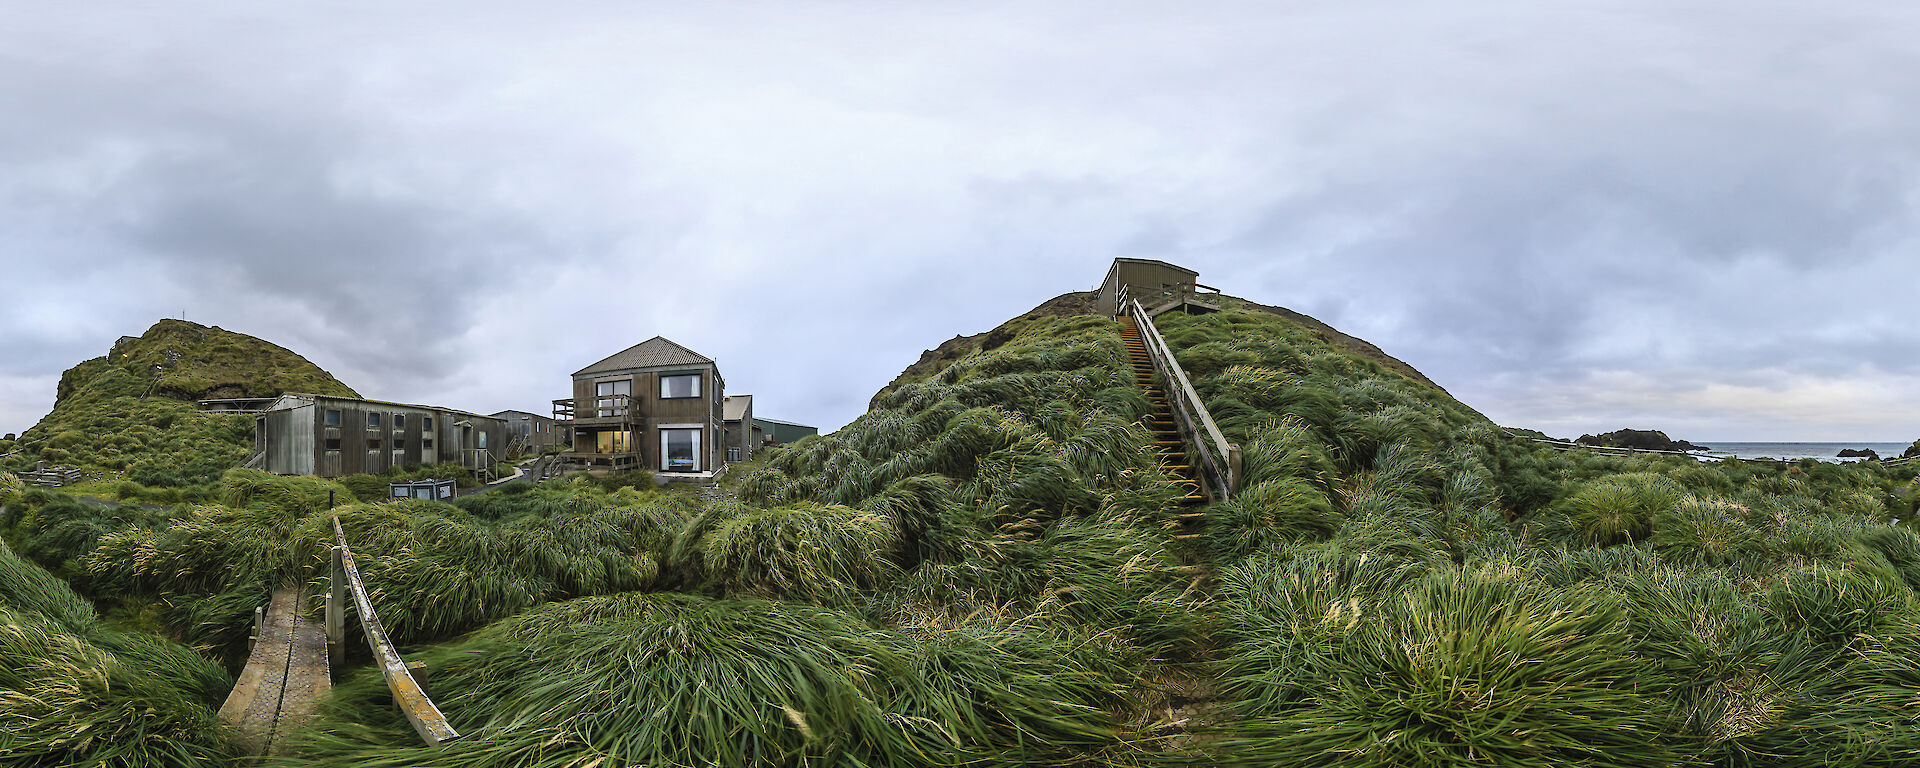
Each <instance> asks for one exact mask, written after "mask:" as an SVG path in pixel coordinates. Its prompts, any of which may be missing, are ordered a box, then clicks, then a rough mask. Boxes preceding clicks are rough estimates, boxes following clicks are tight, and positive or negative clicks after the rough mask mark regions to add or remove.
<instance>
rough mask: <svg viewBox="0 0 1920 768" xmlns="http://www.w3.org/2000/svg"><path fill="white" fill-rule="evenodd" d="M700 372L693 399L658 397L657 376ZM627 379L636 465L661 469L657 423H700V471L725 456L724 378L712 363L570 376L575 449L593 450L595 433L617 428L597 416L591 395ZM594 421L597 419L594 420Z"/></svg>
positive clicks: (719, 461)
mask: <svg viewBox="0 0 1920 768" xmlns="http://www.w3.org/2000/svg"><path fill="white" fill-rule="evenodd" d="M687 373H699V374H700V395H699V396H698V397H684V398H664V399H663V398H661V397H660V377H661V376H663V375H664V376H671V375H675V374H687ZM623 379H624V380H627V381H631V382H632V388H633V400H634V410H635V411H636V413H634V414H633V422H634V435H633V446H634V447H635V448H638V449H639V450H638V451H637V453H638V454H639V458H640V466H641V467H642V468H645V469H647V470H648V471H651V472H658V471H660V425H662V424H701V425H703V428H702V429H701V434H700V447H701V454H702V465H701V467H700V471H702V472H711V471H714V470H716V469H718V468H719V467H720V465H721V463H722V461H723V460H724V459H725V457H726V453H725V446H724V445H723V444H722V443H723V438H722V435H721V429H720V425H721V419H722V418H723V414H724V412H723V411H722V408H721V403H722V401H723V400H724V399H725V395H726V393H725V387H726V384H725V381H724V380H722V379H721V378H720V373H719V371H718V370H716V369H715V368H714V366H712V365H706V364H702V365H689V366H673V367H665V368H659V369H648V370H642V371H621V372H612V373H600V374H587V375H584V376H581V377H579V378H576V379H574V380H573V402H574V413H575V417H574V422H573V425H574V426H573V450H574V451H575V452H576V453H594V452H596V451H597V450H598V449H597V443H598V440H599V434H600V433H601V432H605V431H608V430H614V429H619V428H620V427H619V426H617V425H615V424H613V423H610V422H609V421H605V420H598V419H597V411H596V410H595V409H594V407H593V406H594V399H595V398H596V397H598V386H599V384H600V383H601V382H608V381H619V380H623ZM596 421H598V422H599V423H596Z"/></svg>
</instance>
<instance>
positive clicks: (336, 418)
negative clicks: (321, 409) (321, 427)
mask: <svg viewBox="0 0 1920 768" xmlns="http://www.w3.org/2000/svg"><path fill="white" fill-rule="evenodd" d="M327 426H329V427H337V426H340V409H338V408H328V409H327Z"/></svg>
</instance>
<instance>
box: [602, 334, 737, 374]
mask: <svg viewBox="0 0 1920 768" xmlns="http://www.w3.org/2000/svg"><path fill="white" fill-rule="evenodd" d="M700 364H705V365H713V359H712V358H709V357H707V356H706V355H702V354H700V353H698V352H695V351H693V350H691V349H687V348H686V347H683V346H680V345H678V344H675V343H673V342H671V341H668V340H667V338H666V337H665V336H655V337H653V338H651V339H647V340H646V341H643V342H640V343H638V344H635V345H633V346H631V347H627V348H626V349H623V350H620V351H619V352H615V353H613V355H612V356H611V357H608V358H607V359H605V360H601V361H600V362H597V363H594V364H593V365H589V366H587V367H585V368H582V369H580V370H577V371H574V372H573V375H575V376H585V375H587V374H591V373H611V372H613V371H625V370H630V369H634V368H661V367H666V366H674V365H700Z"/></svg>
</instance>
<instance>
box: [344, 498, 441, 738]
mask: <svg viewBox="0 0 1920 768" xmlns="http://www.w3.org/2000/svg"><path fill="white" fill-rule="evenodd" d="M333 540H334V542H335V543H334V546H333V579H334V580H333V584H332V589H330V590H328V594H327V615H326V622H327V640H328V642H329V644H332V645H333V646H334V647H335V648H340V647H341V646H343V645H345V643H346V619H345V606H344V605H343V604H342V603H343V602H344V600H343V598H344V597H345V596H344V595H342V594H341V593H342V592H343V591H344V592H350V593H351V594H352V597H353V605H354V610H355V611H357V612H358V613H359V615H360V633H361V634H362V635H364V636H366V638H367V647H368V649H370V650H372V651H373V658H374V660H375V661H377V662H379V663H380V674H381V676H383V677H385V678H386V680H387V691H388V692H390V693H392V694H393V703H394V704H395V705H397V706H398V707H399V708H400V712H401V714H404V715H406V717H407V722H408V723H409V724H411V725H412V726H413V732H414V733H416V734H419V736H420V740H421V741H425V742H426V743H427V744H428V745H429V746H439V745H441V744H445V743H447V742H449V741H456V740H458V739H459V738H460V732H459V731H456V730H454V729H453V726H452V725H451V724H449V723H448V722H447V716H446V715H445V714H443V713H442V712H441V711H440V708H439V707H437V706H435V705H434V703H433V700H432V699H430V698H427V692H426V689H425V688H423V687H422V686H421V685H420V681H418V680H415V679H414V677H413V673H412V672H411V671H409V670H408V664H407V662H406V660H405V659H402V658H401V657H400V650H399V649H398V648H396V647H394V644H393V639H392V638H390V637H388V636H387V628H386V625H384V624H381V623H380V615H379V614H377V613H374V610H373V600H372V598H369V597H368V596H367V585H366V584H365V583H364V582H362V581H361V580H360V568H359V567H358V566H356V565H355V564H354V562H353V550H351V549H348V548H347V534H346V532H345V531H344V530H341V528H340V518H338V517H336V518H333ZM342 587H345V589H344V590H343V589H342ZM336 653H337V651H336Z"/></svg>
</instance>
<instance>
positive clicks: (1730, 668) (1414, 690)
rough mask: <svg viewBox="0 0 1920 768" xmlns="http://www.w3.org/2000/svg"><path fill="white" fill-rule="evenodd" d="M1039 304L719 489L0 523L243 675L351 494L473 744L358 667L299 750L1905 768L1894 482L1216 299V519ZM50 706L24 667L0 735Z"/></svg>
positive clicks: (265, 490) (1916, 639) (1208, 346)
mask: <svg viewBox="0 0 1920 768" xmlns="http://www.w3.org/2000/svg"><path fill="white" fill-rule="evenodd" d="M1055 309H1056V310H1058V311H1052V312H1041V313H1035V314H1030V315H1028V316H1024V317H1022V318H1020V319H1018V320H1016V321H1014V322H1011V323H1009V324H1007V325H1004V326H1002V327H1001V328H1000V329H996V331H994V332H993V333H991V334H988V335H986V336H983V337H981V338H979V339H978V340H976V341H973V342H969V343H968V344H966V345H955V346H954V347H953V348H951V350H950V351H951V352H952V354H950V355H945V356H942V357H940V358H938V359H936V360H931V361H924V363H925V364H923V365H919V366H917V369H916V370H912V371H910V372H909V374H907V375H903V377H902V379H900V380H898V381H896V382H895V383H894V384H893V385H891V386H889V388H888V389H887V390H886V391H883V392H882V393H880V394H879V395H877V396H876V397H875V398H874V401H873V407H872V408H871V409H870V411H869V412H868V413H866V414H865V415H863V416H861V417H860V418H858V419H856V420H854V421H853V422H852V423H851V424H849V425H847V426H846V427H844V428H842V429H840V430H838V431H836V432H834V433H833V434H830V435H824V436H816V437H810V438H807V439H805V440H802V441H800V442H797V443H795V444H792V445H790V446H784V447H781V448H779V449H776V450H775V451H774V452H773V453H771V454H770V455H768V456H767V458H766V459H765V460H764V462H763V463H762V466H761V468H760V469H758V470H756V471H754V472H753V473H751V474H750V475H748V476H747V477H745V478H742V479H740V480H739V484H738V491H739V498H738V500H726V501H722V500H710V499H707V498H704V497H701V496H698V495H695V494H683V493H674V492H668V491H658V490H652V489H650V488H649V489H645V490H636V489H634V488H620V489H618V490H612V491H609V490H608V489H607V487H606V486H604V485H602V484H598V483H590V482H586V481H584V480H580V479H576V480H570V481H564V482H560V483H549V484H544V485H542V486H540V487H538V488H532V487H527V486H519V487H517V488H514V489H513V490H503V491H496V492H494V493H492V494H488V495H484V496H477V497H470V498H464V499H461V500H459V501H458V502H457V504H454V505H448V504H441V503H437V502H428V501H408V502H402V503H399V504H392V505H372V504H355V505H347V506H342V507H340V508H338V509H336V510H326V509H325V508H324V505H325V501H324V500H325V499H326V498H327V493H326V492H327V490H329V489H330V488H332V485H331V484H329V483H326V482H324V481H317V480H313V479H310V478H306V479H299V478H296V479H288V478H273V477H270V476H266V475H264V474H261V473H257V472H249V471H245V470H234V471H230V472H228V473H227V474H226V476H225V478H224V480H223V481H222V484H221V489H222V495H221V498H220V503H218V504H210V505H204V506H197V507H196V506H186V505H182V506H180V507H176V508H173V509H171V510H154V509H146V508H124V509H120V510H107V509H100V508H93V507H84V506H82V505H78V504H73V503H70V502H66V501H62V500H60V499H58V498H57V497H53V496H48V495H46V494H34V493H30V494H27V502H26V505H25V506H26V509H25V511H24V512H20V513H18V514H15V515H14V516H12V517H11V518H10V519H9V520H8V521H7V522H6V523H5V527H4V531H5V533H6V535H7V538H8V541H9V542H10V543H11V544H12V547H13V549H14V551H15V552H18V553H19V554H20V556H21V558H23V559H22V560H21V562H22V563H25V565H20V566H18V567H17V568H16V570H19V571H21V572H23V573H26V572H29V571H31V569H30V568H28V567H27V566H29V565H30V566H33V567H38V568H43V569H46V570H47V571H49V572H51V573H52V574H54V575H55V576H57V577H58V578H60V579H63V580H64V582H65V583H66V584H69V585H71V586H72V587H73V588H74V589H77V590H78V592H79V594H80V595H81V596H82V597H84V598H89V599H92V600H94V601H100V602H106V603H118V604H146V605H162V606H167V607H168V612H167V615H168V616H169V619H168V620H167V626H166V627H165V630H164V631H166V632H167V633H169V634H170V635H171V636H172V637H174V638H175V639H178V640H183V641H186V642H189V643H191V644H193V646H194V647H195V648H197V649H198V650H199V652H200V653H202V654H207V655H215V656H219V655H222V654H225V655H226V656H227V657H231V656H232V655H233V654H235V653H236V650H235V649H236V648H237V647H238V644H239V642H240V641H241V639H242V638H244V636H245V628H246V626H247V621H248V617H249V612H250V610H251V607H252V606H253V605H254V604H257V603H258V602H259V601H260V599H261V597H262V596H263V595H264V594H265V593H266V591H267V590H268V589H269V588H270V587H271V586H272V585H273V584H274V583H277V582H280V581H284V580H289V579H292V580H303V579H308V578H312V577H313V576H314V575H316V574H317V573H318V572H319V569H320V568H321V567H322V559H321V558H322V555H323V554H324V553H325V551H326V546H327V542H328V536H329V532H330V531H331V527H330V525H329V523H328V517H329V516H330V515H334V514H337V515H339V517H340V519H341V523H342V525H343V527H344V528H345V530H346V532H347V537H348V539H349V541H350V542H352V543H353V546H354V547H355V551H356V556H357V558H358V560H359V562H360V567H361V571H362V574H363V576H364V577H365V578H366V579H367V580H368V582H369V584H370V586H372V587H373V588H374V589H375V590H377V592H378V593H379V594H381V595H383V597H382V598H381V599H382V600H383V601H385V602H384V603H383V604H382V605H381V613H382V616H383V617H385V618H387V619H388V623H389V627H390V628H391V629H392V630H393V631H394V633H395V635H396V637H397V638H399V640H400V641H401V642H404V643H408V644H409V645H410V652H411V653H412V654H413V656H411V657H417V658H421V659H424V660H426V661H427V663H428V665H429V667H430V668H432V669H433V670H434V672H433V681H434V686H435V693H434V696H435V700H436V702H437V703H439V704H440V705H441V707H442V709H443V711H445V712H446V713H447V714H448V716H449V718H450V719H451V721H452V723H453V725H454V726H455V727H456V728H457V729H458V730H460V731H461V732H462V733H465V734H468V735H467V737H466V738H465V739H463V740H462V741H460V742H457V743H454V744H452V745H449V746H447V747H442V748H427V747H423V746H421V745H420V744H419V742H418V739H417V737H415V736H414V735H413V733H412V730H411V728H410V727H409V726H408V725H407V724H406V723H405V721H404V720H402V719H401V718H400V717H399V716H398V715H397V714H396V713H395V712H394V710H393V709H392V707H391V706H390V705H389V704H388V703H387V702H386V700H385V694H384V692H383V686H382V685H381V683H380V680H379V676H378V673H377V670H374V669H372V668H371V667H370V666H367V665H365V664H364V661H356V662H354V663H352V664H350V665H349V667H350V669H349V670H347V671H345V672H344V673H343V676H342V677H340V678H339V679H338V682H337V683H336V687H335V688H334V690H333V693H332V694H331V696H330V698H329V699H328V701H327V702H326V704H325V706H323V707H322V710H321V712H320V714H319V716H318V718H317V720H316V721H315V722H314V727H313V729H312V730H310V731H309V732H308V733H307V735H305V736H304V737H302V738H301V739H300V740H299V742H298V743H297V744H293V745H291V746H292V751H293V754H292V755H291V756H289V758H288V759H287V761H286V764H289V765H316V766H318V765H345V764H378V765H385V766H456V767H457V766H492V765H543V766H561V765H593V764H604V765H616V764H617V765H727V766H747V765H754V766H759V765H777V766H800V765H889V766H892V765H900V766H961V765H990V766H1054V765H1076V766H1152V765H1245V766H1269V765H1309V766H1336V765H1338V766H1348V765H1362V766H1404V765H1428V766H1462V767H1463V768H1464V767H1465V766H1515V767H1516V768H1517V767H1519V766H1537V765H1596V766H1672V765H1682V766H1685V765H1697V766H1705V765H1724V766H1749V765H1752V766H1758V765H1783V766H1796V765H1807V766H1813V765H1848V766H1869V765H1888V766H1894V765H1908V764H1912V763H1913V761H1915V760H1916V759H1920V712H1916V711H1915V708H1914V706H1913V702H1914V701H1915V700H1916V698H1920V593H1916V588H1920V534H1915V533H1914V532H1913V531H1912V530H1911V529H1910V528H1909V527H1908V526H1909V524H1908V523H1905V522H1902V523H1900V524H1897V525H1896V524H1893V523H1894V521H1895V520H1896V519H1898V520H1902V521H1905V520H1910V519H1912V518H1913V516H1914V513H1915V508H1916V495H1915V491H1914V487H1915V485H1916V483H1915V471H1916V470H1915V469H1913V468H1894V469H1889V468H1886V467H1884V466H1880V465H1878V464H1876V463H1872V462H1868V463H1864V464H1855V465H1846V466H1842V465H1832V464H1819V463H1815V462H1811V461H1808V462H1801V463H1795V464H1748V463H1741V462H1735V461H1728V462H1720V463H1699V462H1696V461H1694V460H1692V459H1688V458H1680V457H1665V456H1649V457H1623V456H1609V455H1600V454H1595V453H1587V452H1578V451H1576V452H1565V453H1563V452H1556V451H1553V450H1550V449H1547V448H1543V447H1539V446H1537V445H1536V444H1534V443H1530V442H1525V441H1521V440H1516V439H1514V438H1512V437H1509V436H1508V435H1507V434H1506V433H1505V431H1504V430H1502V429H1500V428H1499V427H1497V426H1495V425H1494V424H1492V423H1491V422H1489V421H1488V420H1487V419H1486V418H1485V417H1484V416H1482V415H1481V414H1479V413H1478V412H1476V411H1474V410H1473V409H1472V408H1470V407H1468V406H1466V405H1464V404H1462V403H1460V402H1458V401H1456V400H1454V399H1453V398H1452V397H1450V396H1448V395H1447V394H1446V393H1445V392H1444V391H1442V390H1441V389H1439V388H1438V387H1436V386H1433V385H1431V384H1430V383H1429V382H1426V381H1425V380H1424V379H1422V378H1420V377H1418V376H1417V375H1415V374H1410V373H1408V372H1406V371H1403V370H1401V369H1400V367H1399V366H1396V365H1394V364H1393V361H1391V360H1390V359H1387V360H1383V359H1381V358H1382V357H1383V355H1373V354H1369V353H1367V352H1366V348H1364V347H1359V346H1356V345H1355V344H1353V343H1349V342H1346V341H1343V340H1341V339H1340V338H1338V337H1334V336H1331V335H1329V334H1328V333H1327V331H1326V330H1325V329H1323V328H1320V327H1317V326H1316V325H1315V324H1313V323H1308V322H1304V321H1301V320H1299V319H1296V318H1293V317H1290V316H1288V315H1287V314H1285V313H1280V312H1274V311H1269V310H1268V309H1265V308H1260V307H1255V306H1246V305H1238V306H1235V307H1234V308H1233V309H1232V310H1231V311H1226V312H1221V313H1217V314H1210V315H1203V316H1193V317H1186V316H1178V315H1174V316H1167V317H1163V318H1162V319H1161V321H1160V322H1161V329H1162V330H1163V332H1164V333H1165V335H1166V337H1167V340H1168V342H1169V344H1170V345H1171V346H1172V347H1173V348H1174V349H1175V351H1176V354H1177V355H1178V356H1179V358H1180V361H1181V363H1182V365H1183V366H1185V367H1186V369H1187V370H1188V372H1189V374H1190V375H1191V376H1192V378H1193V380H1194V384H1195V386H1196V388H1197V389H1198V390H1199V391H1200V393H1201V396H1202V397H1203V399H1205V400H1206V402H1207V403H1208V406H1209V408H1210V409H1211V410H1212V412H1213V414H1214V416H1215V417H1216V419H1217V420H1218V421H1219V423H1220V426H1221V428H1222V430H1223V431H1225V432H1226V433H1227V434H1228V436H1229V438H1230V439H1232V440H1233V441H1235V442H1236V443H1238V444H1239V445H1240V446H1241V447H1242V449H1243V452H1244V460H1245V466H1244V476H1243V484H1244V487H1243V488H1242V489H1241V491H1240V492H1239V493H1238V495H1236V496H1235V497H1234V498H1233V499H1232V500H1230V501H1227V502H1223V503H1219V504H1214V505H1210V506H1204V507H1201V508H1199V510H1198V511H1199V512H1201V513H1202V517H1201V518H1200V519H1199V520H1198V522H1197V523H1196V522H1193V521H1189V520H1187V519H1185V518H1183V517H1182V515H1184V514H1187V513H1189V512H1191V511H1193V510H1192V509H1191V508H1185V507H1180V506H1178V505H1177V502H1176V498H1177V497H1178V496H1179V495H1180V494H1181V490H1180V489H1179V487H1178V486H1176V485H1175V484H1174V483H1173V482H1172V481H1171V479H1170V478H1169V477H1167V475H1166V474H1165V473H1164V472H1163V471H1162V470H1161V469H1160V467H1159V466H1158V464H1157V461H1156V460H1155V459H1154V458H1153V457H1152V456H1151V455H1150V454H1149V452H1148V451H1149V445H1150V441H1151V438H1150V437H1149V436H1148V434H1147V432H1146V431H1145V430H1144V429H1143V428H1142V427H1141V425H1140V419H1141V417H1142V416H1143V415H1144V414H1146V413H1147V410H1148V403H1147V402H1146V401H1145V398H1144V396H1143V395H1142V394H1141V393H1140V392H1139V390H1138V389H1137V388H1136V387H1135V386H1134V384H1133V382H1132V379H1131V373H1130V371H1129V368H1128V361H1127V357H1126V352H1125V349H1124V346H1123V344H1122V341H1121V337H1120V333H1119V325H1118V324H1117V323H1115V322H1114V321H1113V320H1111V319H1109V318H1105V317H1099V316H1093V315H1087V314H1084V313H1080V312H1075V311H1072V308H1071V307H1069V306H1065V305H1062V306H1059V307H1055ZM989 336H990V337H991V338H988V337H989ZM1362 344H1363V342H1362ZM335 490H337V489H335ZM341 497H342V498H344V497H345V495H344V494H341ZM0 565H6V563H5V562H0ZM4 575H5V572H4V570H3V569H0V576H4ZM21 578H27V577H21ZM35 579H38V580H42V581H44V577H42V576H38V575H32V576H31V578H27V580H28V581H32V580H35ZM3 596H4V592H3V591H0V597H3ZM0 609H6V606H5V605H0ZM22 610H25V608H22ZM33 610H38V611H40V612H42V613H48V612H49V611H52V610H53V609H52V608H45V607H42V608H34V609H33ZM62 610H64V609H62ZM83 629H84V627H82V628H80V629H73V630H63V631H69V633H70V634H75V633H78V634H75V636H76V637H78V638H79V639H80V641H85V642H95V643H99V642H103V641H101V640H96V639H93V636H92V635H88V634H85V632H83V631H82V630H83ZM169 647H171V646H169ZM19 653H20V654H24V656H20V658H38V656H36V655H35V654H41V655H45V654H44V653H43V652H41V651H38V650H34V649H32V648H26V649H24V650H22V651H20V652H19ZM126 663H127V664H129V665H132V666H134V667H138V666H140V665H144V664H156V665H157V664H159V663H160V662H159V661H151V662H150V661H146V660H142V659H137V658H136V659H132V660H129V661H127V662H126ZM167 663H171V664H177V661H176V662H167ZM49 668H50V669H53V667H49ZM50 674H51V673H50ZM30 687H31V681H26V682H12V681H9V680H8V679H6V678H4V677H0V723H6V722H10V721H9V720H7V719H6V717H5V715H7V714H9V713H8V712H7V711H5V709H4V708H5V707H6V706H8V702H21V701H26V700H27V697H25V696H8V695H4V694H6V693H9V692H19V691H27V690H30ZM161 693H164V694H165V695H168V696H178V697H180V698H183V699H193V697H194V696H195V695H196V694H194V692H192V691H185V692H171V691H160V692H157V693H156V694H155V695H159V694H161ZM133 694H136V695H137V694H140V692H137V691H136V692H133ZM207 700H209V697H207V696H205V695H203V694H201V695H199V698H198V699H193V701H186V702H184V703H182V704H181V705H180V706H181V711H183V712H185V713H187V714H188V715H192V717H190V718H188V720H189V722H194V720H193V718H197V717H198V716H199V714H198V713H199V712H200V711H201V710H200V709H199V707H204V706H205V703H204V702H205V701H207ZM195 702H199V703H195ZM143 711H144V710H135V709H127V710H125V711H124V712H122V713H121V714H117V715H113V716H112V717H110V718H107V720H108V722H106V723H105V725H111V726H114V728H113V729H108V732H111V733H115V734H125V733H130V732H131V731H130V728H131V727H132V726H131V725H128V724H129V723H137V722H138V717H139V716H141V715H140V713H141V712H143ZM61 718H65V719H61ZM73 720H75V717H74V716H71V715H61V716H60V717H57V718H51V719H49V718H44V717H43V718H42V720H41V721H40V722H44V723H48V725H47V726H46V727H47V728H54V727H60V726H67V725H70V723H71V722H72V721H73ZM4 727H5V726H4V725H0V729H4ZM23 733H25V735H24V736H22V737H21V738H22V741H21V742H20V743H22V744H25V745H31V746H33V747H35V748H36V749H40V750H41V752H44V753H53V754H62V752H61V751H62V749H66V750H67V751H69V752H71V751H72V750H73V749H74V747H73V745H71V744H65V745H64V746H63V744H62V743H60V742H49V740H48V739H50V738H51V737H46V736H37V735H36V734H35V733H28V732H23ZM6 736H7V733H6V732H5V731H4V730H0V738H5V737H6ZM129 738H132V737H131V736H115V737H113V738H112V739H106V740H103V741H100V742H90V746H89V747H88V748H89V749H101V748H105V747H102V746H101V745H102V744H104V745H107V746H113V745H117V744H121V743H123V742H124V741H125V740H126V739H129ZM153 738H155V739H165V740H171V741H168V742H167V743H176V742H177V744H178V749H179V750H182V751H196V750H197V751H196V752H194V754H202V753H204V754H211V753H213V752H216V751H217V750H218V745H217V744H215V743H210V742H209V740H208V738H209V737H208V736H207V734H206V733H205V732H204V731H203V730H199V729H196V728H182V729H177V730H175V731H169V732H165V733H158V734H157V735H155V736H154V737H153ZM114 739H118V741H116V740H114ZM41 752H36V753H31V754H40V753H41ZM62 756H63V757H74V756H75V755H71V754H62ZM126 764H147V765H153V764H169V765H172V764H215V763H211V762H209V761H193V760H185V759H182V760H176V761H171V762H168V761H161V760H150V761H144V762H142V761H138V760H133V761H127V763H126Z"/></svg>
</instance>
